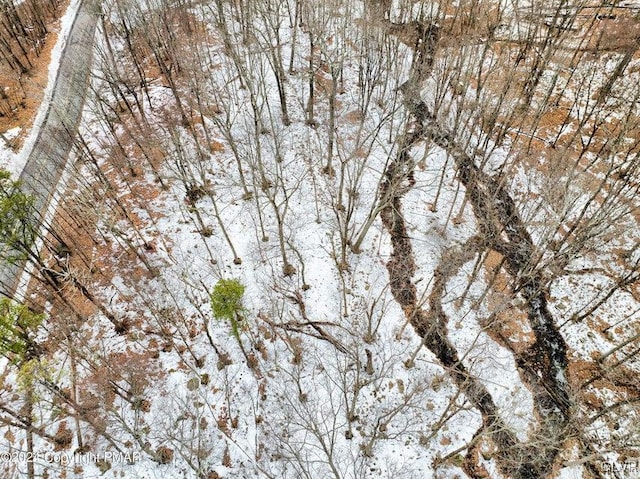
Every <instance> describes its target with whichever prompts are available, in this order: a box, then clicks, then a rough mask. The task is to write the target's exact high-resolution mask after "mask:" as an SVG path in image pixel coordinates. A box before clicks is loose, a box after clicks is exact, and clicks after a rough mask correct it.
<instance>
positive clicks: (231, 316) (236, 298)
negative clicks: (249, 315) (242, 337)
mask: <svg viewBox="0 0 640 479" xmlns="http://www.w3.org/2000/svg"><path fill="white" fill-rule="evenodd" d="M243 295H244V285H243V284H242V283H241V282H240V281H238V280H237V279H221V280H220V281H218V282H217V283H216V285H215V286H214V288H213V292H212V293H211V309H212V311H213V316H214V317H215V318H216V319H219V320H222V319H228V320H229V321H230V322H231V329H232V331H233V335H234V336H236V337H238V335H239V332H238V321H240V320H242V310H243V306H242V296H243Z"/></svg>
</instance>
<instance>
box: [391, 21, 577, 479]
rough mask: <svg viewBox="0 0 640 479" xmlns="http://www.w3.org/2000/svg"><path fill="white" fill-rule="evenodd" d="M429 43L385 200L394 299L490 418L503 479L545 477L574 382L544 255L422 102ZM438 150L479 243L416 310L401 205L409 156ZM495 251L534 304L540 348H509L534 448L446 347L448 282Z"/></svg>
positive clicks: (411, 89) (409, 174)
mask: <svg viewBox="0 0 640 479" xmlns="http://www.w3.org/2000/svg"><path fill="white" fill-rule="evenodd" d="M422 31H423V32H424V35H425V36H424V38H425V40H424V41H423V42H422V43H421V48H416V49H415V57H414V62H413V70H412V75H411V76H410V79H409V81H407V82H406V83H405V84H404V85H403V86H402V87H401V92H402V94H403V103H404V106H405V108H406V109H407V111H408V112H409V114H410V118H409V120H408V121H407V124H406V127H405V133H404V137H403V138H402V140H401V143H400V148H399V153H398V155H397V157H396V159H395V160H394V161H393V162H391V163H390V164H389V166H388V168H387V170H386V172H385V180H384V182H383V184H382V185H381V189H380V192H379V198H380V204H382V205H385V206H384V209H383V210H382V211H381V219H382V223H383V225H384V227H385V229H386V230H387V231H388V232H389V234H390V236H391V243H392V254H391V258H390V260H389V261H388V263H387V270H388V272H389V281H390V287H391V292H392V294H393V296H394V299H395V300H396V301H397V302H398V304H399V305H400V306H401V307H402V309H403V311H404V313H405V315H406V317H407V318H408V320H409V322H410V324H411V325H412V326H413V328H414V329H415V331H416V333H417V334H418V335H419V336H420V337H421V338H422V340H423V344H424V345H425V346H426V347H427V348H428V349H429V350H430V351H431V352H432V353H433V354H434V355H435V356H436V357H437V358H438V360H439V361H440V363H441V364H442V366H444V367H445V368H446V369H447V370H448V371H449V374H450V375H451V377H452V379H453V380H454V382H455V383H456V385H457V386H458V387H459V388H460V389H461V390H462V391H463V392H464V394H465V395H466V396H467V398H468V399H469V401H470V402H471V403H472V404H473V405H474V407H475V408H477V409H478V410H479V411H480V412H481V414H482V417H483V426H482V428H481V429H480V431H478V433H476V436H478V435H479V434H482V433H484V434H488V435H490V437H491V439H492V441H493V442H494V444H495V446H496V447H497V449H498V453H497V454H496V456H495V458H496V463H497V465H498V467H499V468H500V469H501V471H502V473H503V474H505V475H506V476H507V477H512V478H514V479H533V478H541V477H546V476H547V475H548V474H549V473H550V471H551V469H552V467H553V464H554V462H555V460H556V458H557V456H558V453H559V452H560V450H561V445H562V442H563V441H564V439H565V435H566V432H567V429H568V426H569V423H570V417H571V399H570V394H569V386H568V383H567V379H566V369H567V365H568V360H567V346H566V343H565V341H564V339H563V337H562V335H561V334H560V333H559V331H558V329H557V327H556V326H555V322H554V318H553V316H552V315H551V313H550V312H549V309H548V305H547V296H548V291H547V286H546V282H545V281H544V279H543V278H542V274H541V272H539V271H536V269H535V262H536V258H537V257H538V254H537V250H536V247H535V245H534V244H533V241H532V239H531V236H530V235H529V233H528V231H527V229H526V226H525V224H524V223H523V221H522V219H521V218H520V216H519V213H518V210H517V206H516V204H515V202H514V200H513V199H512V198H511V196H510V194H509V192H508V191H507V189H506V188H505V186H504V182H503V181H501V178H495V177H492V176H490V175H488V174H487V173H485V172H483V171H482V170H480V169H479V168H478V167H477V166H476V163H475V161H474V159H473V158H472V157H471V156H470V155H468V154H467V153H466V152H465V151H464V149H462V148H461V147H460V146H459V145H458V144H457V143H456V141H455V139H454V137H453V135H452V134H450V133H449V132H447V131H446V130H445V129H444V128H443V127H442V126H441V125H440V124H439V123H438V121H437V118H436V117H435V116H434V115H433V114H432V113H431V112H430V111H429V109H428V107H427V105H426V104H425V102H424V101H423V100H422V98H421V96H420V85H421V82H422V80H423V79H424V78H425V75H426V74H428V72H429V71H430V69H431V64H432V54H433V50H434V48H435V43H436V42H437V35H434V31H436V30H435V29H434V28H430V26H428V25H427V26H423V27H422ZM425 141H428V142H431V143H432V144H434V145H436V146H437V147H439V148H441V149H443V150H444V151H445V152H447V154H448V155H449V156H450V157H452V158H453V160H454V162H455V166H456V169H457V171H458V179H459V181H460V182H461V183H462V185H463V186H464V187H465V189H466V193H467V197H468V199H469V202H470V204H471V206H472V210H473V213H474V216H475V217H476V220H477V222H478V225H479V233H478V234H477V235H476V236H475V237H473V238H471V239H470V240H469V241H468V242H467V244H465V245H463V246H462V247H461V248H459V249H452V250H448V251H447V252H446V253H444V255H443V257H442V258H441V261H440V264H439V266H438V267H437V268H436V270H435V272H434V281H433V288H432V290H431V292H430V294H429V300H428V305H429V308H428V310H427V311H425V310H423V309H422V308H421V306H420V305H419V304H418V297H417V291H416V287H415V285H414V284H413V282H412V278H413V275H414V273H415V271H416V264H415V260H414V256H413V249H412V245H411V241H410V239H409V237H408V235H407V229H406V224H405V220H404V217H403V214H402V198H403V196H404V195H405V194H406V192H407V191H409V190H410V189H411V188H412V187H413V186H414V185H415V180H414V178H413V167H414V163H415V162H414V161H413V159H412V158H411V155H410V150H411V149H412V148H413V147H414V146H415V145H417V144H419V143H421V142H425ZM487 250H494V251H496V252H498V253H500V254H501V255H502V256H503V257H504V258H505V269H506V271H507V273H508V274H509V275H510V276H511V277H512V278H513V280H514V284H515V288H514V290H515V291H517V292H519V293H520V294H521V296H522V297H523V299H524V300H525V302H526V308H527V318H528V321H529V324H530V326H531V329H532V330H533V332H534V334H535V342H534V343H533V344H532V345H531V346H530V347H529V349H528V350H527V351H525V352H524V353H523V352H518V351H516V349H515V348H514V347H511V346H510V345H509V343H508V341H507V342H506V343H505V346H506V347H507V348H508V349H509V350H510V351H511V353H512V354H513V356H514V358H515V361H516V364H517V365H518V368H519V373H520V377H521V379H522V381H523V383H524V384H525V385H526V386H527V387H528V388H529V390H530V391H531V393H532V395H533V399H534V407H535V412H536V418H537V420H538V427H537V429H536V431H534V432H533V434H532V436H531V440H530V441H529V442H525V443H522V442H519V441H518V440H517V438H516V436H515V435H514V434H513V433H512V432H510V431H509V430H508V428H507V427H506V425H505V423H504V421H503V420H502V418H501V417H500V414H499V411H498V408H497V407H496V404H495V402H494V400H493V398H492V397H491V394H490V393H489V392H488V391H487V389H486V388H485V387H484V385H483V384H482V383H481V382H480V381H479V380H478V379H477V378H475V377H473V376H472V375H470V374H469V372H468V371H467V370H466V368H465V366H464V365H463V364H462V363H461V361H460V359H459V356H458V353H457V351H456V349H455V347H454V346H453V345H452V344H451V342H450V341H449V339H448V337H447V322H448V318H447V316H446V314H445V312H444V309H443V307H442V297H443V295H444V292H445V286H446V284H447V281H448V280H449V279H451V278H452V277H453V276H455V274H457V272H458V271H459V269H460V268H461V267H462V266H463V265H464V264H465V263H466V262H468V261H471V260H472V259H473V258H474V257H475V256H476V255H477V254H481V253H482V252H484V251H487ZM474 453H475V451H474V447H470V448H469V450H468V454H467V460H466V462H465V471H466V472H467V473H468V474H469V475H470V476H471V477H481V475H480V474H479V473H476V472H475V471H476V464H475V460H474Z"/></svg>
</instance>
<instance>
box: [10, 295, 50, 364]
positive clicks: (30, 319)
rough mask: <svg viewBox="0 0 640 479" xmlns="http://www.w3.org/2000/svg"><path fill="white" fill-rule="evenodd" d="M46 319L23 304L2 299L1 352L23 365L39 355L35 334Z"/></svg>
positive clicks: (12, 360) (15, 362)
mask: <svg viewBox="0 0 640 479" xmlns="http://www.w3.org/2000/svg"><path fill="white" fill-rule="evenodd" d="M43 320H44V315H43V314H36V313H34V312H33V311H31V310H30V309H29V308H28V307H27V306H25V305H23V304H18V303H15V302H13V301H11V300H9V299H7V298H2V299H1V300H0V354H1V355H2V356H5V357H6V358H8V359H9V360H10V361H11V362H13V363H14V364H18V365H22V364H23V363H26V362H28V361H30V360H31V359H33V358H35V357H37V356H38V344H37V342H36V339H35V336H36V333H37V330H38V328H39V327H40V325H41V324H42V321H43Z"/></svg>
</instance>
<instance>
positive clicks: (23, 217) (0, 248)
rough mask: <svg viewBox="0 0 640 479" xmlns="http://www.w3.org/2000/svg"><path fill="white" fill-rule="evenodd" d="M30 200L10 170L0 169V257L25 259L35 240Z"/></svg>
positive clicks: (31, 200) (14, 260)
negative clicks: (13, 178)
mask: <svg viewBox="0 0 640 479" xmlns="http://www.w3.org/2000/svg"><path fill="white" fill-rule="evenodd" d="M33 203H34V198H33V197H32V196H30V195H26V194H24V193H23V192H22V191H21V190H20V183H19V182H17V181H14V180H12V179H11V173H9V172H8V171H6V170H3V169H0V258H3V259H5V260H7V261H9V262H10V263H15V262H17V261H20V260H23V259H25V258H27V257H28V256H29V252H30V251H31V246H32V245H33V243H34V241H35V239H36V234H37V230H36V227H35V225H36V222H35V221H34V219H33V214H32V213H33Z"/></svg>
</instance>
